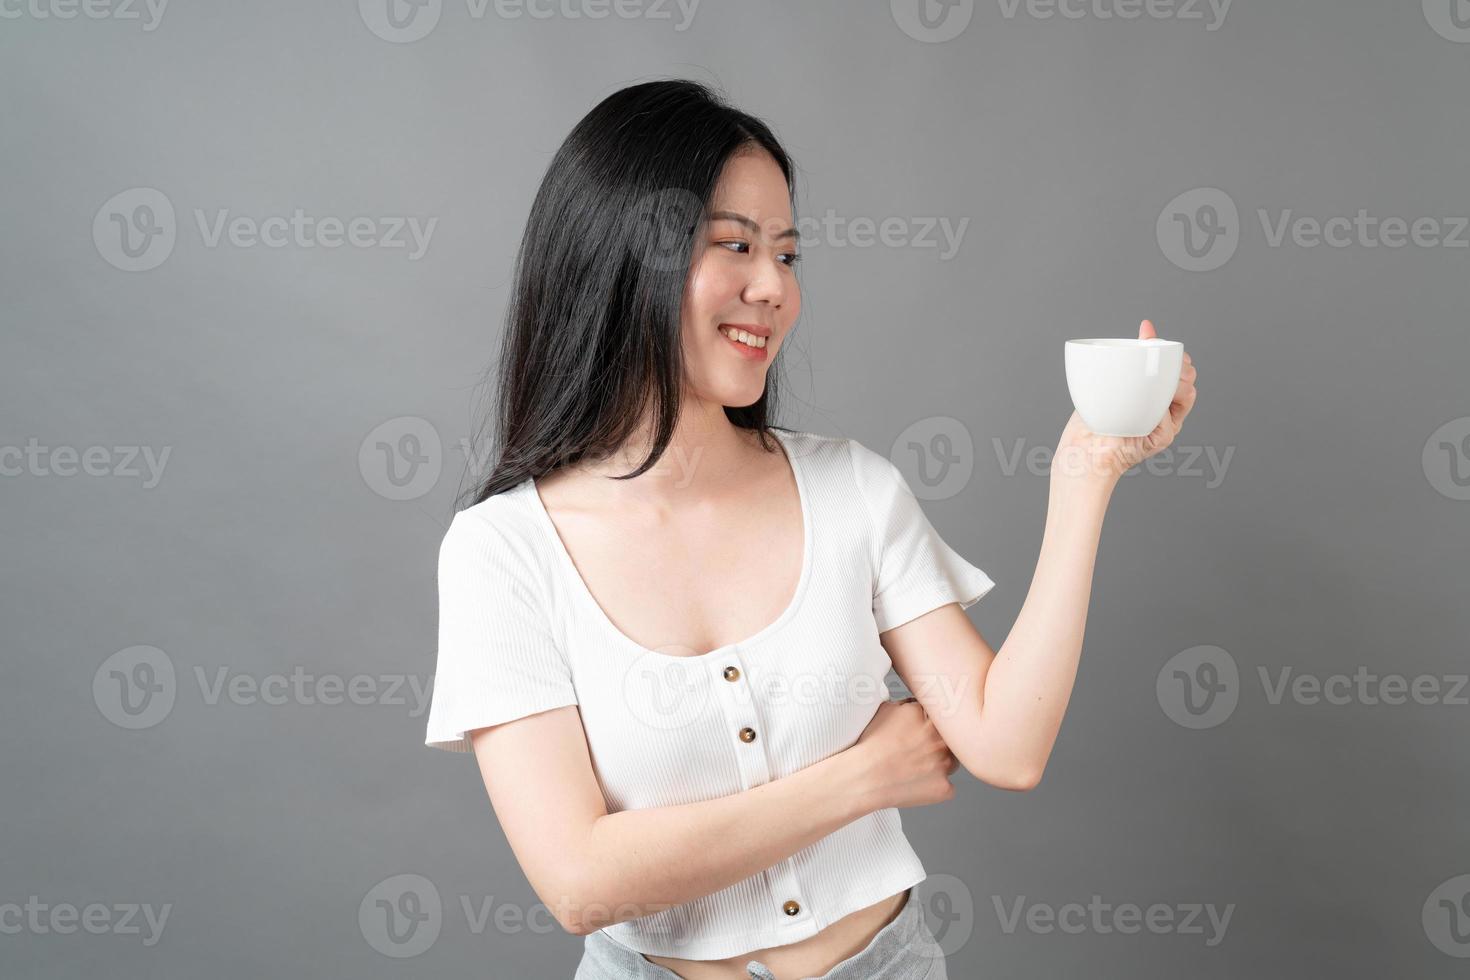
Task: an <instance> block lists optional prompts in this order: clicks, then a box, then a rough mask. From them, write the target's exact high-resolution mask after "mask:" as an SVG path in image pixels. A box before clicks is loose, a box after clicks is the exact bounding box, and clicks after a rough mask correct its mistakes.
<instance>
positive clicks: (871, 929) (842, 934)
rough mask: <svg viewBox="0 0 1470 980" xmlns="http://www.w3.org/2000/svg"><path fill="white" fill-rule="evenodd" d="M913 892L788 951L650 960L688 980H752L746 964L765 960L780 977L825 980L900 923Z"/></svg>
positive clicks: (857, 914)
mask: <svg viewBox="0 0 1470 980" xmlns="http://www.w3.org/2000/svg"><path fill="white" fill-rule="evenodd" d="M908 895H909V893H908V890H907V889H905V890H904V891H901V892H899V893H898V894H897V895H890V896H888V897H887V898H885V899H882V900H880V901H877V902H874V903H873V904H872V905H869V906H867V907H866V908H861V909H858V910H857V911H856V912H852V913H850V914H848V915H845V916H843V917H842V918H840V919H838V920H837V921H836V922H834V923H832V924H831V925H830V926H828V927H827V928H825V929H823V930H822V931H821V932H819V933H817V934H816V935H815V936H808V937H807V938H805V939H803V940H801V941H800V942H795V943H791V944H789V945H786V946H772V947H770V948H767V949H754V950H751V951H750V952H749V953H741V954H740V955H739V956H730V957H727V958H725V959H722V960H686V959H681V958H680V957H677V956H654V955H652V954H649V953H644V954H643V957H644V959H647V960H648V961H649V962H651V963H657V964H658V965H659V966H662V967H664V968H665V969H668V970H672V971H673V972H674V973H676V974H677V975H678V976H680V977H682V978H683V980H750V974H749V973H748V972H746V969H745V964H747V963H749V962H750V961H751V960H759V961H760V962H762V963H763V964H765V965H766V967H767V968H768V969H769V970H770V971H771V972H772V973H774V974H775V975H776V976H778V977H783V978H784V977H820V976H822V975H823V974H824V973H827V972H828V971H830V970H831V969H832V968H833V967H834V966H836V965H837V964H838V963H841V962H842V961H843V960H845V959H848V958H850V957H852V956H854V955H856V954H858V953H860V952H862V950H863V949H865V948H866V947H867V945H868V944H869V943H870V942H872V941H873V937H874V936H876V935H877V934H878V933H879V931H881V930H882V928H883V927H884V926H886V925H888V923H890V922H892V921H893V920H894V919H896V918H898V913H899V911H900V910H901V909H902V908H903V904H904V902H905V901H907V900H908Z"/></svg>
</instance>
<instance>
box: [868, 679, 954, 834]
mask: <svg viewBox="0 0 1470 980" xmlns="http://www.w3.org/2000/svg"><path fill="white" fill-rule="evenodd" d="M853 749H854V750H855V751H856V752H857V754H858V755H859V756H861V757H862V758H863V762H864V771H865V773H866V775H867V780H866V785H867V786H868V788H869V792H870V793H871V794H872V799H873V802H874V808H875V809H883V808H885V807H891V806H897V807H907V806H927V805H928V804H930V803H942V802H944V801H945V800H949V799H953V798H954V792H955V791H954V787H953V786H952V785H950V782H949V777H950V774H951V773H953V772H954V771H955V770H956V769H957V768H959V760H958V759H956V758H955V757H954V753H952V752H950V750H949V746H948V745H946V744H945V741H944V739H943V737H941V736H940V734H939V729H937V728H935V727H934V723H933V722H932V721H930V720H929V716H928V714H927V713H926V712H925V711H924V706H923V705H921V704H920V703H919V702H918V700H917V699H915V698H912V697H910V698H905V699H904V700H902V701H885V702H883V703H882V704H880V705H878V711H877V713H876V714H874V715H873V719H872V721H870V722H868V727H867V728H865V729H864V730H863V733H862V735H860V736H859V737H858V740H857V742H856V743H855V744H854V745H853Z"/></svg>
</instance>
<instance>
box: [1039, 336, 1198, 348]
mask: <svg viewBox="0 0 1470 980" xmlns="http://www.w3.org/2000/svg"><path fill="white" fill-rule="evenodd" d="M1067 346H1068V347H1072V346H1076V347H1090V348H1092V349H1094V350H1148V349H1150V348H1153V349H1155V350H1163V349H1166V348H1170V347H1183V346H1184V343H1183V341H1179V340H1165V339H1164V338H1163V337H1084V338H1079V339H1077V340H1069V341H1067Z"/></svg>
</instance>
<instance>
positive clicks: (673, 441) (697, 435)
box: [576, 398, 752, 503]
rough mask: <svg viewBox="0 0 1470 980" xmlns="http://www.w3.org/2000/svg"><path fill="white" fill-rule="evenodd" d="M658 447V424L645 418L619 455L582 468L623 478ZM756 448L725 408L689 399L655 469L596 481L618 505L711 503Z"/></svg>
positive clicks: (592, 461) (584, 465) (600, 490)
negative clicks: (628, 502)
mask: <svg viewBox="0 0 1470 980" xmlns="http://www.w3.org/2000/svg"><path fill="white" fill-rule="evenodd" d="M652 447H653V424H652V421H651V419H650V418H649V417H648V416H645V417H644V419H643V420H642V422H640V424H639V426H638V428H637V429H636V430H635V431H634V433H633V435H631V436H630V437H629V438H628V439H627V440H626V441H625V442H624V443H623V445H622V446H620V447H619V448H618V449H617V450H616V451H615V452H613V453H612V454H611V455H609V456H607V457H605V458H600V459H596V460H584V461H583V462H582V463H580V464H578V465H577V466H576V469H577V471H578V472H581V473H585V474H587V475H590V476H597V477H614V476H620V475H622V474H624V473H628V472H631V471H632V470H634V469H636V468H637V467H638V466H639V465H640V464H641V463H642V462H643V460H644V459H645V458H646V457H647V456H648V453H649V450H650V449H652ZM751 447H752V443H751V441H750V438H749V436H747V435H746V430H744V429H741V428H739V427H737V426H735V425H732V424H731V423H730V420H729V419H728V418H726V417H725V412H724V409H723V408H722V407H721V406H719V405H709V404H708V403H704V402H699V401H697V400H695V399H693V398H686V399H685V401H684V404H683V407H682V408H681V411H680V414H679V419H678V421H677V422H676V423H675V425H674V433H673V436H672V437H671V438H670V440H669V444H668V446H667V447H666V448H665V449H664V452H663V455H662V456H660V457H659V459H658V461H657V462H655V463H654V464H653V466H652V467H650V468H649V469H648V470H647V471H645V472H643V473H640V474H639V475H637V476H635V477H632V478H630V479H627V480H612V479H602V480H597V481H595V482H596V484H597V485H598V486H599V492H600V493H605V494H607V495H608V497H609V498H611V499H614V500H616V499H618V498H622V499H628V500H632V499H637V500H640V501H646V502H652V503H673V502H675V501H688V500H690V499H707V498H708V496H709V495H711V494H713V493H715V492H717V491H718V490H719V489H720V488H722V487H725V486H728V485H729V482H730V480H731V478H732V477H733V475H734V474H735V473H737V472H738V471H739V470H740V469H741V468H742V467H744V466H748V465H749V460H750V452H751Z"/></svg>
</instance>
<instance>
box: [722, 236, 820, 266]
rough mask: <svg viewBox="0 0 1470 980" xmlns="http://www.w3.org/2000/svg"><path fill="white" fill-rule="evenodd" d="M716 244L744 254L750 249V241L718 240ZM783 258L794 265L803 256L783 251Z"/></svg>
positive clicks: (786, 262)
mask: <svg viewBox="0 0 1470 980" xmlns="http://www.w3.org/2000/svg"><path fill="white" fill-rule="evenodd" d="M715 244H717V245H723V246H725V247H726V248H730V249H732V250H733V251H735V252H737V253H739V254H740V255H744V254H746V253H747V252H749V251H750V243H749V242H741V241H734V242H716V243H715ZM781 258H782V260H783V261H784V262H785V264H786V265H787V266H793V265H795V264H796V263H797V262H799V261H800V260H801V256H800V255H799V254H797V253H796V252H782V253H781Z"/></svg>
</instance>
